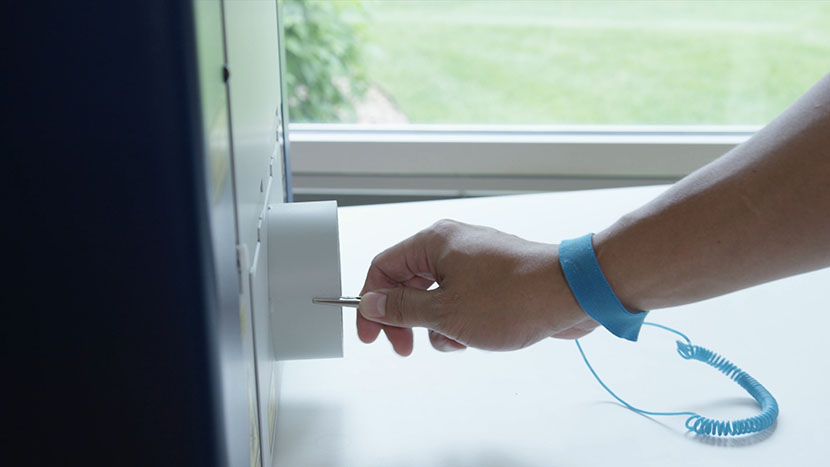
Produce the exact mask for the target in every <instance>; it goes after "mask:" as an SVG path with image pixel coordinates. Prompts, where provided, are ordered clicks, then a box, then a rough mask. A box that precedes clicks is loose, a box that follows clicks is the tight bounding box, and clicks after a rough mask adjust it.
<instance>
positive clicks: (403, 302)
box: [358, 287, 436, 328]
mask: <svg viewBox="0 0 830 467" xmlns="http://www.w3.org/2000/svg"><path fill="white" fill-rule="evenodd" d="M358 311H360V314H361V315H363V317H364V318H366V319H368V320H370V321H377V322H380V323H383V324H390V325H392V326H398V327H405V328H411V327H416V326H422V327H432V326H434V325H435V320H434V319H433V318H434V316H435V314H436V313H435V301H434V298H433V295H432V292H429V291H426V290H421V289H413V288H411V287H396V288H394V289H381V290H376V291H374V292H369V293H367V294H364V295H363V298H361V300H360V308H359V309H358Z"/></svg>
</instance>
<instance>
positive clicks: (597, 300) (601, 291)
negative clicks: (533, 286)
mask: <svg viewBox="0 0 830 467" xmlns="http://www.w3.org/2000/svg"><path fill="white" fill-rule="evenodd" d="M593 237H594V234H592V233H590V234H588V235H584V236H582V237H579V238H574V239H572V240H564V241H563V242H562V243H561V244H560V245H559V264H560V265H561V266H562V272H564V273H565V279H566V280H567V281H568V285H569V286H570V288H571V292H573V294H574V297H576V301H577V302H578V303H579V306H580V307H582V309H583V310H584V311H585V313H588V316H590V317H591V318H593V319H594V320H595V321H596V322H598V323H599V324H601V325H603V326H604V327H605V329H608V330H609V331H611V334H613V335H615V336H617V337H622V338H623V339H628V340H630V341H636V340H637V335H639V334H640V327H641V326H642V325H643V320H644V319H645V318H646V315H647V314H648V312H647V311H643V312H640V313H631V312H630V311H628V310H626V309H625V307H624V306H623V305H622V303H620V300H619V299H618V298H617V295H616V294H615V293H614V291H613V290H612V289H611V284H609V283H608V280H607V279H605V275H604V274H603V273H602V270H601V269H600V267H599V263H598V262H597V257H596V255H595V254H594V245H593V242H592V239H593Z"/></svg>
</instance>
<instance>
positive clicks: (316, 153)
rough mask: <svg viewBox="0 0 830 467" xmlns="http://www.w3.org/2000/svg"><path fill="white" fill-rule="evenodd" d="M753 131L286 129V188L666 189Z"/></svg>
mask: <svg viewBox="0 0 830 467" xmlns="http://www.w3.org/2000/svg"><path fill="white" fill-rule="evenodd" d="M758 128H760V127H759V126H748V125H741V126H732V125H730V126H686V125H678V126H668V125H598V126H588V125H525V126H518V125H418V124H409V125H365V124H320V123H301V124H298V123H292V124H291V125H290V127H289V140H290V143H291V160H292V171H293V177H294V192H295V193H297V194H301V195H302V194H311V193H314V194H331V195H336V194H338V193H352V194H355V193H363V194H369V193H372V194H387V195H390V196H395V195H399V196H400V195H419V196H420V195H427V196H429V195H435V196H441V197H456V196H478V195H492V194H507V193H521V192H534V191H559V190H572V189H585V188H601V187H616V186H632V185H654V184H664V183H672V182H674V181H676V180H678V179H680V178H682V177H683V176H685V175H687V174H689V173H691V172H692V171H694V170H696V169H697V168H699V167H701V166H703V165H705V164H706V163H708V162H710V161H712V160H714V159H715V158H717V157H719V156H720V155H722V154H725V153H726V152H728V151H729V150H731V149H732V148H734V147H735V146H736V145H738V144H740V143H742V142H744V141H746V140H747V139H749V138H750V137H751V136H752V134H754V133H755V131H757V130H758Z"/></svg>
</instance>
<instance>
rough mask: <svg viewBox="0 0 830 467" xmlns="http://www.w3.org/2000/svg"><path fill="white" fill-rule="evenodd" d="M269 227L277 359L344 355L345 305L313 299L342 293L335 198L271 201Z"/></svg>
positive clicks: (269, 253) (270, 279)
mask: <svg viewBox="0 0 830 467" xmlns="http://www.w3.org/2000/svg"><path fill="white" fill-rule="evenodd" d="M267 231H268V295H269V298H270V300H269V302H270V315H271V316H270V318H271V319H270V324H271V339H272V341H273V346H274V354H275V357H276V359H277V360H297V359H306V358H334V357H342V356H343V312H342V309H340V308H337V307H332V306H325V305H318V304H314V303H312V302H311V300H312V298H314V297H339V296H340V237H339V233H338V226H337V202H336V201H315V202H307V203H286V204H272V205H270V206H269V208H268V229H267Z"/></svg>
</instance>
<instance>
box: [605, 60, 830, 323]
mask: <svg viewBox="0 0 830 467" xmlns="http://www.w3.org/2000/svg"><path fill="white" fill-rule="evenodd" d="M594 247H595V249H596V252H597V257H598V260H599V262H600V265H601V267H602V268H603V271H604V272H605V275H606V277H607V278H608V280H609V282H610V283H611V285H612V287H613V288H614V290H615V292H616V293H617V295H618V296H619V297H620V300H621V301H622V302H623V304H625V305H626V306H627V307H629V308H631V309H640V310H650V309H656V308H665V307H669V306H675V305H682V304H685V303H690V302H694V301H698V300H703V299H706V298H710V297H714V296H718V295H722V294H725V293H729V292H732V291H735V290H739V289H742V288H745V287H749V286H752V285H756V284H760V283H763V282H768V281H771V280H775V279H778V278H781V277H786V276H790V275H794V274H799V273H803V272H807V271H811V270H815V269H819V268H822V267H826V266H830V75H828V76H825V77H824V78H823V79H822V80H821V81H820V82H819V83H818V84H816V85H815V86H814V87H813V88H812V89H811V90H810V91H808V92H807V94H805V95H804V96H802V97H801V99H799V100H798V101H797V102H796V103H795V104H793V105H792V106H791V107H790V108H789V109H788V110H787V111H786V112H785V113H784V114H782V115H781V116H779V117H778V118H777V119H776V120H774V121H773V122H772V123H770V124H769V125H767V126H766V127H764V128H763V129H762V130H761V131H759V132H758V133H757V134H756V135H755V136H753V137H752V138H751V139H750V140H748V141H747V142H745V143H744V144H742V145H740V146H738V147H736V148H735V149H734V150H732V151H730V152H729V153H728V154H726V155H725V156H723V157H721V158H719V159H718V160H716V161H714V162H713V163H711V164H709V165H707V166H705V167H703V168H702V169H700V170H698V171H697V172H695V173H693V174H691V175H689V176H688V177H686V178H685V179H683V180H681V181H680V182H678V183H677V184H675V185H674V186H673V187H672V188H671V189H669V190H668V191H667V192H665V193H664V194H663V195H661V196H660V197H658V198H657V199H655V200H654V201H652V202H650V203H649V204H647V205H645V206H643V207H642V208H640V209H638V210H636V211H634V212H632V213H630V214H628V215H626V216H624V217H623V218H622V219H620V220H619V221H617V222H616V223H615V224H613V225H612V226H611V227H609V228H608V229H606V230H604V231H602V232H600V233H598V234H597V235H596V236H595V238H594Z"/></svg>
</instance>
